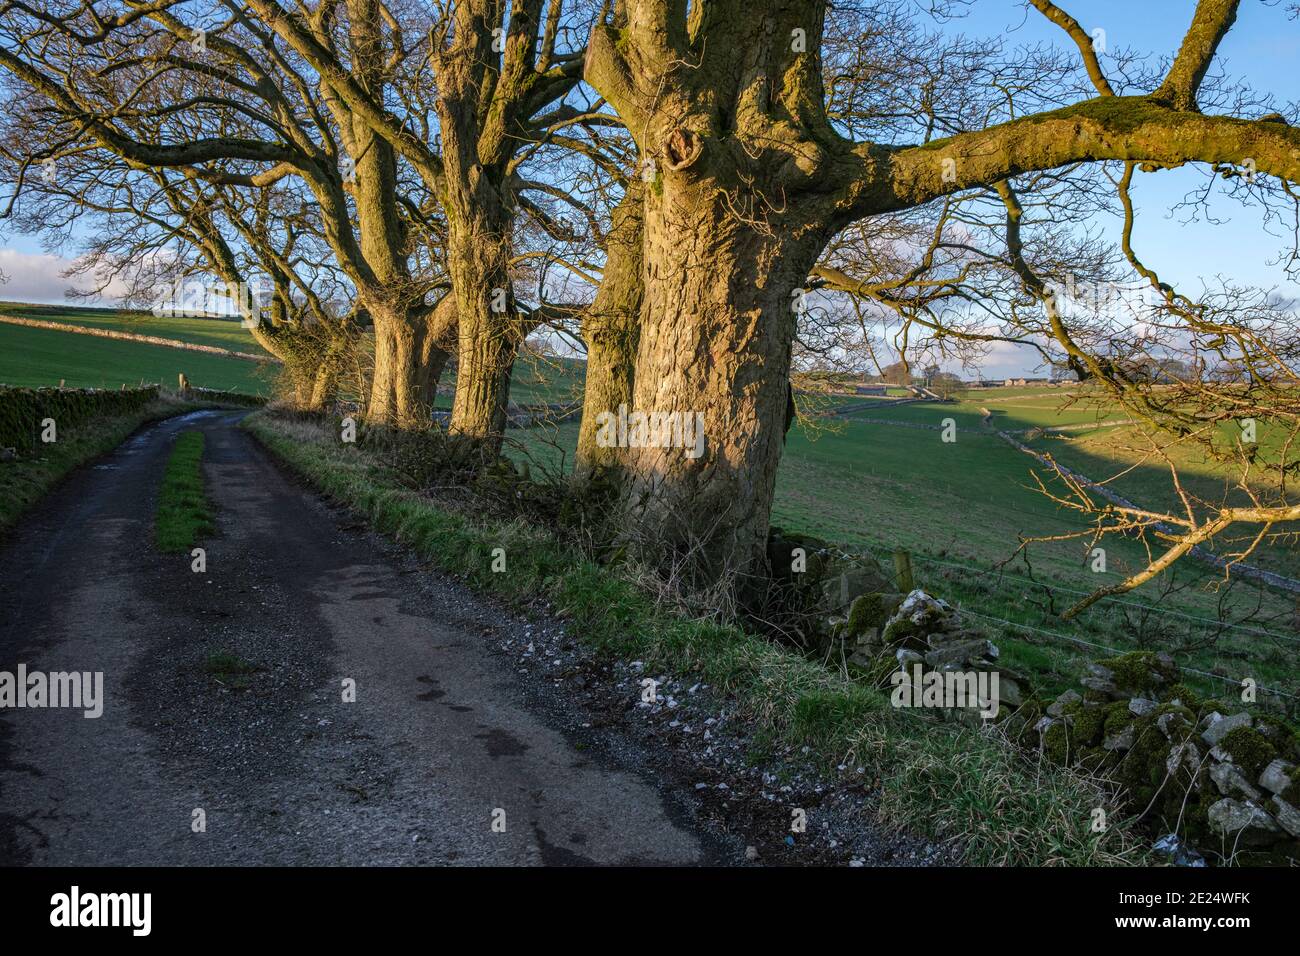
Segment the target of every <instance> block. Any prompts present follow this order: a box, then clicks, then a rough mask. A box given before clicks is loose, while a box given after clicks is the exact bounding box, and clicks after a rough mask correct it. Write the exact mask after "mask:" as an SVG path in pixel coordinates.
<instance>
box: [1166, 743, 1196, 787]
mask: <svg viewBox="0 0 1300 956" xmlns="http://www.w3.org/2000/svg"><path fill="white" fill-rule="evenodd" d="M1180 766H1181V767H1186V768H1187V772H1188V773H1189V774H1190V775H1191V777H1192V779H1196V772H1197V771H1198V770H1199V769H1200V767H1201V751H1200V750H1199V749H1197V746H1196V744H1194V743H1192V742H1191V741H1190V740H1189V741H1186V742H1184V743H1181V744H1174V745H1173V746H1172V747H1170V748H1169V756H1168V758H1167V759H1166V760H1165V773H1167V774H1168V775H1169V776H1171V777H1172V776H1174V775H1175V774H1176V773H1178V768H1179V767H1180Z"/></svg>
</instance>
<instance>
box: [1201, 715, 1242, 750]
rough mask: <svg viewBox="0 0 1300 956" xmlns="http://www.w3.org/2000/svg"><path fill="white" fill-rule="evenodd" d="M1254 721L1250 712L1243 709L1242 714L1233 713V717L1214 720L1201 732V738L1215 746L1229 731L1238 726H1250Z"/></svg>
mask: <svg viewBox="0 0 1300 956" xmlns="http://www.w3.org/2000/svg"><path fill="white" fill-rule="evenodd" d="M1211 716H1213V715H1211ZM1253 723H1254V720H1253V719H1252V718H1251V716H1250V714H1248V713H1246V712H1245V711H1244V710H1243V711H1242V712H1241V713H1240V714H1233V715H1232V716H1231V717H1221V718H1220V719H1219V720H1212V721H1211V722H1210V725H1209V726H1208V727H1206V728H1205V731H1204V733H1202V734H1201V739H1202V740H1204V741H1205V742H1206V743H1207V744H1209V745H1210V746H1211V747H1213V746H1214V745H1215V744H1217V743H1218V742H1219V741H1220V740H1222V739H1223V738H1224V737H1226V736H1227V735H1228V732H1229V731H1232V730H1236V729H1237V728H1238V727H1249V726H1250V725H1251V724H1253Z"/></svg>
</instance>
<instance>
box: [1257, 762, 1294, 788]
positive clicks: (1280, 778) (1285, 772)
mask: <svg viewBox="0 0 1300 956" xmlns="http://www.w3.org/2000/svg"><path fill="white" fill-rule="evenodd" d="M1294 770H1295V764H1292V763H1288V762H1287V761H1285V760H1282V759H1280V758H1279V759H1277V760H1274V761H1272V762H1271V763H1270V764H1269V765H1268V766H1267V767H1265V768H1264V770H1263V772H1262V773H1261V774H1260V775H1259V785H1260V786H1261V787H1263V788H1265V789H1266V790H1271V791H1273V793H1282V792H1283V791H1284V790H1286V788H1287V787H1289V786H1291V773H1292V772H1293V771H1294Z"/></svg>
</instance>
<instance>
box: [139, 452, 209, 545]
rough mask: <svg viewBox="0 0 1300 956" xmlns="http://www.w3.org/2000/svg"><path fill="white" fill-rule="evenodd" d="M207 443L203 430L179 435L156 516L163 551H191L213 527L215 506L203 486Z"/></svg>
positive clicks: (158, 540)
mask: <svg viewBox="0 0 1300 956" xmlns="http://www.w3.org/2000/svg"><path fill="white" fill-rule="evenodd" d="M203 443H204V441H203V433H202V432H199V431H185V432H181V433H180V434H179V435H178V436H176V444H175V445H173V446H172V453H171V457H170V458H168V459H167V470H166V471H165V472H164V473H163V481H162V488H160V489H159V491H158V512H157V514H156V515H155V518H154V541H155V542H156V543H157V545H158V550H159V551H163V552H167V553H174V552H181V551H188V550H190V548H192V547H193V546H194V542H196V541H197V540H198V539H199V538H201V537H203V536H204V535H208V534H211V533H212V531H213V528H214V526H213V524H212V508H211V505H210V504H209V502H208V496H207V494H206V493H205V492H204V490H203V472H202V470H201V468H202V463H203Z"/></svg>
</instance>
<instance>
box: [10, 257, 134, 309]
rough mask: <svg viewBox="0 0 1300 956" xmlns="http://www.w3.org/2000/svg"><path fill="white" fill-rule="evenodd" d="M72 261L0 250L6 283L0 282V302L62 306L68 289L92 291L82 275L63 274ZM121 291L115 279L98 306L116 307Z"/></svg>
mask: <svg viewBox="0 0 1300 956" xmlns="http://www.w3.org/2000/svg"><path fill="white" fill-rule="evenodd" d="M73 261H74V260H72V259H65V258H63V257H62V256H55V255H50V254H48V253H39V252H36V253H33V252H20V251H18V250H17V249H0V276H3V277H4V279H5V280H6V281H4V282H0V299H5V300H7V301H9V302H36V303H40V304H45V305H62V304H64V303H65V302H67V301H68V298H67V296H66V295H65V293H66V292H67V291H68V289H70V288H74V287H75V288H80V289H88V288H93V286H92V285H91V283H89V282H87V281H86V280H85V279H84V278H83V277H81V276H76V277H72V278H68V277H66V276H64V275H63V273H64V272H65V271H66V270H67V269H68V268H69V267H70V266H71V265H72V264H73ZM124 292H125V289H124V288H123V286H122V285H121V283H119V282H117V281H116V280H114V281H113V282H111V283H109V285H108V288H106V289H105V290H104V292H103V293H102V296H101V299H102V301H101V303H100V304H104V305H113V304H116V303H117V300H118V298H119V297H120V296H121V295H122V294H123V293H124Z"/></svg>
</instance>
